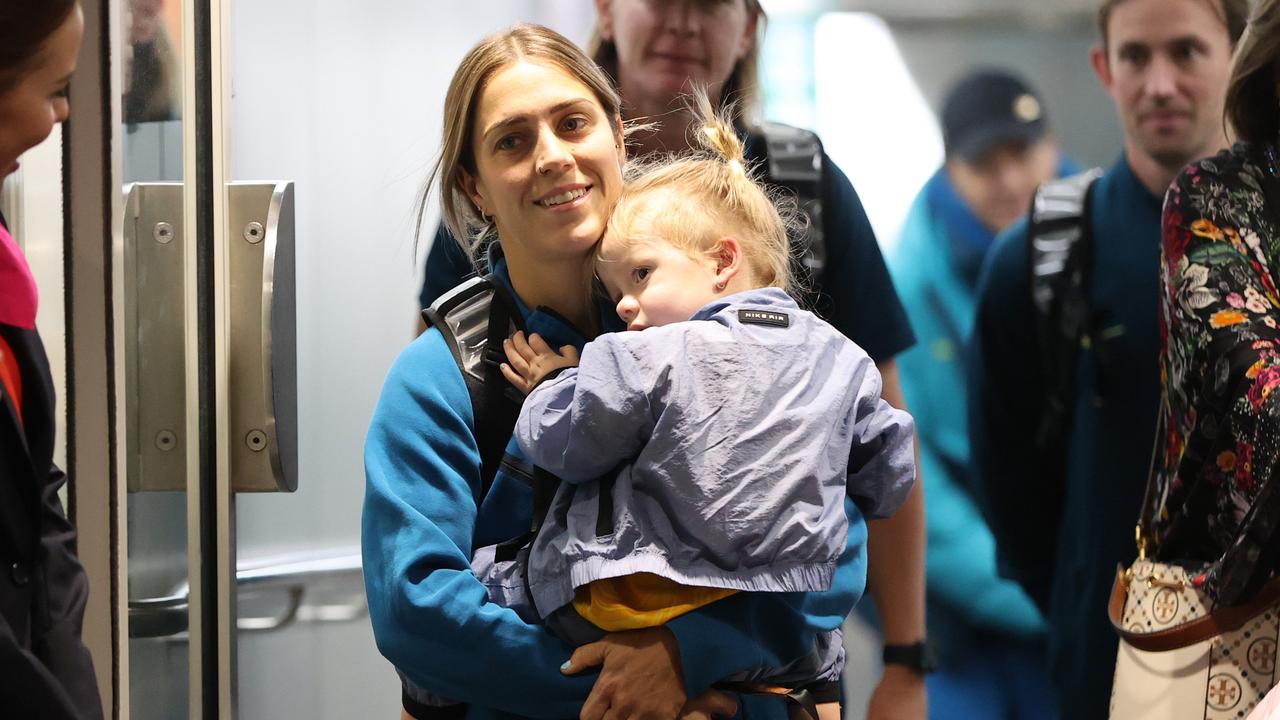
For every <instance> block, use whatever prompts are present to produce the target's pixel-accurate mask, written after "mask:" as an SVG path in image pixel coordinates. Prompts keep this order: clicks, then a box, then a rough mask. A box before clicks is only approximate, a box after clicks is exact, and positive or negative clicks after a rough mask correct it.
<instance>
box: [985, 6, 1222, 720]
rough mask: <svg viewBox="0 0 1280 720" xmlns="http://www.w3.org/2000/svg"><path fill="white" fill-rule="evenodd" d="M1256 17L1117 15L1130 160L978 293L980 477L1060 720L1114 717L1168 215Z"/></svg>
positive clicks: (1018, 239) (1170, 11)
mask: <svg viewBox="0 0 1280 720" xmlns="http://www.w3.org/2000/svg"><path fill="white" fill-rule="evenodd" d="M1247 15H1248V3H1247V0H1104V1H1103V2H1102V3H1101V5H1100V7H1099V12H1098V29H1099V32H1100V34H1101V43H1100V45H1098V46H1097V47H1095V48H1094V49H1093V51H1092V57H1091V59H1092V62H1093V68H1094V71H1095V72H1096V74H1097V76H1098V80H1099V82H1100V84H1101V85H1102V87H1103V89H1104V90H1106V92H1107V94H1108V95H1110V96H1111V99H1112V101H1113V102H1114V103H1115V105H1116V110H1117V112H1118V114H1119V117H1120V121H1121V125H1122V127H1123V130H1124V153H1123V155H1122V156H1121V157H1120V158H1119V160H1118V161H1117V162H1116V163H1115V164H1114V165H1112V166H1111V167H1110V168H1109V169H1108V170H1107V171H1106V172H1105V173H1104V174H1102V175H1101V177H1100V178H1099V179H1097V181H1096V182H1092V183H1091V184H1090V183H1087V182H1085V181H1081V182H1080V183H1079V185H1078V187H1079V188H1081V189H1083V188H1085V187H1087V188H1088V189H1087V191H1084V192H1081V193H1080V194H1079V199H1080V202H1079V204H1078V207H1079V208H1080V212H1079V213H1077V214H1075V215H1072V213H1071V212H1067V213H1066V214H1065V215H1066V218H1065V220H1064V219H1063V218H1061V217H1059V218H1057V219H1053V218H1051V217H1050V216H1049V215H1046V214H1042V213H1044V211H1045V208H1046V207H1048V206H1051V205H1054V203H1048V204H1046V203H1040V207H1041V210H1037V211H1036V212H1035V215H1036V217H1035V218H1032V219H1031V220H1030V221H1022V222H1020V223H1018V224H1017V225H1015V226H1014V227H1012V228H1010V230H1009V231H1007V232H1006V233H1005V234H1004V235H1002V236H1001V237H1000V238H998V239H997V240H996V244H995V246H994V247H993V248H992V250H991V251H990V253H989V254H988V256H987V258H986V262H985V265H984V269H983V273H982V277H981V279H980V281H979V284H978V296H979V297H978V313H977V319H976V322H975V325H974V331H973V335H972V338H971V340H970V348H969V357H968V371H967V372H968V377H969V382H968V394H969V418H970V420H969V422H970V437H971V442H972V452H973V462H974V466H975V473H974V477H975V478H977V479H978V482H979V483H981V485H982V487H981V490H980V494H981V496H982V497H983V499H984V510H985V512H986V514H987V516H988V519H989V521H990V524H991V528H992V531H993V533H994V534H995V537H996V544H997V554H998V557H999V562H1000V566H1001V572H1002V573H1004V574H1006V575H1008V576H1010V577H1012V578H1014V579H1016V580H1018V581H1019V582H1020V583H1021V584H1022V585H1023V587H1024V588H1025V589H1026V590H1027V592H1028V594H1029V595H1031V597H1032V598H1033V599H1034V600H1035V601H1036V602H1037V604H1038V605H1039V606H1040V607H1041V609H1042V611H1044V613H1045V614H1046V617H1047V618H1048V623H1049V642H1048V646H1049V648H1048V651H1049V657H1048V662H1049V672H1050V676H1051V677H1052V679H1053V682H1054V685H1055V690H1056V695H1057V697H1056V700H1057V704H1058V707H1059V710H1060V716H1061V717H1063V718H1102V717H1106V715H1107V711H1108V701H1109V697H1110V689H1111V678H1112V671H1113V668H1114V664H1115V653H1116V643H1117V639H1116V637H1115V635H1114V633H1113V632H1112V630H1111V627H1110V625H1109V624H1108V622H1107V619H1106V601H1107V594H1108V591H1109V589H1110V586H1111V581H1112V580H1113V579H1114V577H1115V568H1116V565H1117V564H1119V563H1123V564H1128V562H1129V561H1130V560H1132V558H1133V557H1134V556H1135V555H1136V548H1135V546H1134V541H1133V528H1134V524H1135V522H1136V519H1137V517H1138V507H1139V504H1140V502H1141V497H1142V491H1143V487H1144V486H1145V481H1146V476H1147V470H1148V462H1149V459H1150V455H1151V446H1152V440H1153V435H1154V432H1155V418H1156V410H1157V406H1158V403H1159V397H1160V374H1159V365H1158V359H1159V357H1158V356H1159V350H1160V338H1159V331H1158V326H1157V312H1158V310H1159V284H1158V283H1159V279H1158V272H1159V257H1160V210H1161V203H1162V200H1163V197H1164V194H1165V191H1166V189H1167V188H1168V187H1169V185H1170V183H1171V182H1172V180H1173V178H1174V177H1175V176H1176V175H1177V173H1178V172H1179V170H1181V169H1182V167H1183V166H1184V165H1186V164H1187V163H1189V162H1192V161H1194V160H1197V159H1200V158H1203V157H1206V156H1208V155H1212V154H1214V153H1215V152H1217V151H1218V150H1219V149H1221V148H1222V147H1224V146H1225V145H1226V144H1227V139H1226V137H1225V134H1224V128H1223V119H1222V118H1223V112H1222V109H1223V98H1224V95H1225V92H1226V87H1227V77H1228V72H1229V65H1230V61H1231V53H1232V49H1233V46H1234V45H1235V42H1236V41H1237V40H1238V39H1239V37H1240V34H1241V32H1242V31H1243V29H1244V25H1245V21H1246V19H1247ZM1045 193H1046V191H1045V190H1044V189H1042V191H1041V197H1042V198H1045V197H1047V196H1046V195H1045ZM1057 199H1060V197H1059V198H1057ZM1057 204H1058V205H1061V203H1057ZM1067 205H1068V206H1069V205H1070V202H1068V203H1067ZM1050 209H1051V208H1050ZM1054 223H1056V225H1055V224H1054ZM1072 233H1074V234H1075V237H1076V241H1075V242H1069V243H1066V245H1070V246H1071V247H1072V249H1071V250H1070V251H1069V254H1067V255H1065V256H1064V255H1061V254H1059V255H1057V256H1055V255H1054V254H1053V252H1054V251H1055V248H1056V249H1057V250H1061V249H1062V247H1064V244H1063V243H1061V242H1055V241H1057V240H1060V239H1061V238H1063V237H1068V236H1071V235H1072ZM1037 241H1038V242H1037ZM1059 267H1062V268H1065V269H1066V270H1065V272H1057V271H1056V270H1055V268H1059ZM1073 290H1075V291H1076V292H1075V293H1074V295H1073V294H1072V291H1073ZM1064 318H1065V320H1064ZM1077 321H1078V322H1077Z"/></svg>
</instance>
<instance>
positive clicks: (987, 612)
mask: <svg viewBox="0 0 1280 720" xmlns="http://www.w3.org/2000/svg"><path fill="white" fill-rule="evenodd" d="M1072 169H1073V166H1072V165H1070V164H1065V165H1064V167H1063V170H1064V171H1065V172H1070V171H1071V170H1072ZM994 240H995V233H993V232H991V231H990V230H988V229H987V228H986V227H985V226H983V225H982V223H981V222H980V221H979V220H978V218H977V216H975V215H974V214H973V211H971V210H970V209H969V208H968V207H967V206H966V205H965V204H964V202H963V200H962V199H961V198H960V197H959V195H958V194H957V193H956V191H955V188H954V187H953V186H952V185H951V182H950V179H949V178H948V176H947V171H946V169H945V168H943V169H940V170H938V172H937V173H935V174H934V176H933V177H932V178H931V179H930V180H929V182H928V183H927V184H926V185H925V186H924V188H923V189H922V190H921V191H920V194H919V195H918V196H917V197H916V199H915V202H914V203H912V206H911V210H910V211H909V212H908V214H907V220H906V222H905V224H904V225H903V229H902V234H901V235H900V237H899V241H898V244H897V246H896V247H895V248H894V252H893V253H892V255H891V256H890V258H889V270H890V273H891V274H892V276H893V282H894V285H895V287H896V288H897V290H898V295H899V297H901V298H902V303H903V305H904V306H905V307H906V308H907V314H908V316H909V317H910V318H911V327H912V328H913V329H914V330H915V332H916V338H917V340H918V343H917V344H916V346H915V347H913V348H911V349H909V350H907V351H906V352H904V353H903V354H901V355H899V356H898V367H899V369H900V370H901V379H902V391H903V394H904V395H905V396H906V399H907V406H908V407H910V408H911V412H912V415H913V416H914V417H915V419H916V432H917V436H918V437H919V439H920V463H921V468H920V469H921V475H922V476H923V477H925V478H927V482H928V483H929V488H928V490H929V491H928V492H927V493H925V515H926V518H927V520H928V550H927V552H926V556H925V577H926V585H927V588H928V597H929V606H930V607H929V620H930V627H929V634H930V637H931V638H933V639H934V640H935V642H937V643H939V645H940V646H939V650H940V651H941V653H942V655H943V657H944V661H945V660H949V659H951V658H952V656H953V655H955V654H956V653H958V652H963V649H962V648H964V647H965V646H967V645H968V644H970V643H972V642H974V639H973V637H974V636H973V633H974V632H980V631H986V632H987V633H994V634H996V635H1007V636H1011V637H1021V638H1028V637H1034V636H1038V635H1039V634H1041V633H1042V632H1043V629H1044V621H1043V619H1042V618H1041V617H1040V613H1039V611H1038V610H1037V609H1036V607H1035V605H1034V604H1033V603H1032V602H1031V599H1030V598H1029V597H1028V596H1027V594H1026V593H1025V592H1023V590H1022V588H1021V587H1020V586H1019V585H1018V583H1016V582H1014V581H1013V580H1009V579H1006V578H1003V577H1000V575H999V573H998V572H997V569H996V547H995V539H994V537H993V536H992V533H991V530H990V528H989V527H988V526H987V523H986V521H985V520H984V519H983V516H982V511H981V509H980V508H979V506H978V503H977V500H976V498H975V496H974V492H973V488H974V487H975V485H974V478H973V477H972V473H973V465H972V463H971V461H970V457H969V427H968V418H967V416H966V398H965V365H964V353H963V350H964V347H965V343H966V342H967V341H968V339H969V335H970V333H971V332H972V330H973V322H974V317H975V314H976V311H977V296H976V286H977V283H978V274H979V271H980V270H981V268H982V260H983V258H984V257H985V255H986V253H987V250H988V249H989V248H990V246H991V244H992V242H993V241H994Z"/></svg>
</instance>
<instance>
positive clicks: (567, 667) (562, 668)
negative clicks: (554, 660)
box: [560, 660, 573, 672]
mask: <svg viewBox="0 0 1280 720" xmlns="http://www.w3.org/2000/svg"><path fill="white" fill-rule="evenodd" d="M572 669H573V661H572V660H565V661H564V664H563V665H561V666H560V672H568V671H570V670H572Z"/></svg>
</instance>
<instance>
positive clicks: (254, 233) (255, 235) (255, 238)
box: [244, 221, 267, 245]
mask: <svg viewBox="0 0 1280 720" xmlns="http://www.w3.org/2000/svg"><path fill="white" fill-rule="evenodd" d="M266 235H267V231H266V230H265V229H264V228H263V227H262V223H260V222H257V221H254V222H251V223H249V224H248V225H245V226H244V239H245V240H248V241H249V242H250V243H252V244H254V245H256V244H258V243H260V242H262V238H264V237H266Z"/></svg>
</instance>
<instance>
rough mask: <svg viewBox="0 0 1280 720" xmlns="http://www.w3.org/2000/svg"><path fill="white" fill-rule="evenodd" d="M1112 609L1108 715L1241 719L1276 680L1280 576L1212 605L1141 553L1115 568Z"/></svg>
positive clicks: (1172, 568)
mask: <svg viewBox="0 0 1280 720" xmlns="http://www.w3.org/2000/svg"><path fill="white" fill-rule="evenodd" d="M1109 612H1110V615H1111V624H1112V626H1114V627H1115V629H1116V633H1117V634H1119V635H1120V647H1119V650H1118V651H1117V653H1116V670H1115V677H1114V679H1113V681H1112V684H1111V717H1112V718H1113V720H1122V719H1123V720H1142V719H1144V718H1152V719H1153V720H1154V719H1155V718H1159V719H1160V720H1182V719H1183V718H1186V719H1187V720H1190V719H1191V718H1195V719H1196V720H1200V719H1201V718H1204V720H1210V719H1212V720H1218V719H1220V718H1221V719H1223V720H1225V719H1226V718H1233V719H1238V718H1244V717H1246V716H1247V715H1248V714H1249V712H1250V711H1251V710H1253V708H1254V706H1256V705H1257V704H1258V703H1259V702H1261V700H1262V698H1263V697H1264V696H1265V695H1266V694H1267V691H1268V690H1270V689H1271V687H1272V686H1273V685H1275V683H1276V648H1277V642H1280V579H1277V578H1273V579H1271V580H1270V581H1268V583H1267V584H1266V585H1265V586H1264V587H1263V589H1262V591H1261V592H1259V593H1258V594H1257V595H1255V596H1254V597H1253V599H1251V600H1250V601H1249V602H1247V603H1245V604H1244V605H1239V606H1235V607H1216V606H1215V605H1214V603H1213V601H1212V600H1211V599H1210V598H1209V597H1208V596H1207V595H1206V594H1205V593H1204V592H1203V591H1202V590H1201V589H1200V588H1198V587H1196V586H1195V584H1194V583H1193V582H1192V581H1191V580H1190V579H1189V578H1188V577H1187V573H1186V571H1185V570H1184V569H1183V568H1181V567H1179V566H1177V565H1170V564H1165V563H1158V562H1155V561H1152V560H1150V559H1147V558H1146V557H1143V556H1140V557H1139V558H1138V560H1137V561H1135V562H1134V563H1133V565H1132V566H1131V567H1130V568H1129V569H1128V570H1121V569H1119V568H1117V572H1116V581H1115V585H1114V586H1113V587H1112V591H1111V603H1110V608H1109Z"/></svg>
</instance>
